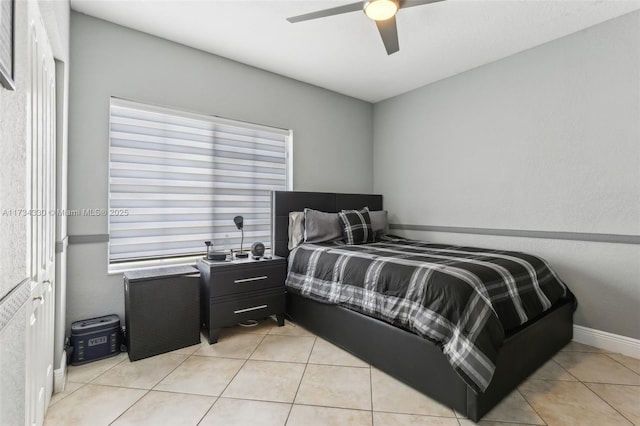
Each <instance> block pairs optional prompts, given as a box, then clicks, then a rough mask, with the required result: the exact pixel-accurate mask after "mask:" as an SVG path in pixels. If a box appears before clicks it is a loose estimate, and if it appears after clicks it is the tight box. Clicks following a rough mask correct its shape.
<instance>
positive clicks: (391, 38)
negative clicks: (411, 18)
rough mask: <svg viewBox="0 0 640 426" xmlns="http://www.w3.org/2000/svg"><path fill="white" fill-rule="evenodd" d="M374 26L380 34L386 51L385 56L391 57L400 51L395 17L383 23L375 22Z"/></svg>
mask: <svg viewBox="0 0 640 426" xmlns="http://www.w3.org/2000/svg"><path fill="white" fill-rule="evenodd" d="M376 26H377V27H378V31H379V32H380V37H382V42H383V43H384V48H385V49H387V55H391V54H392V53H396V52H397V51H398V50H400V45H399V44H398V28H397V27H396V17H395V16H394V17H391V18H389V19H387V20H385V21H376Z"/></svg>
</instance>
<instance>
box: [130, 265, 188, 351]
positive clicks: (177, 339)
mask: <svg viewBox="0 0 640 426" xmlns="http://www.w3.org/2000/svg"><path fill="white" fill-rule="evenodd" d="M198 299H199V290H198V271H197V270H196V268H194V267H193V266H176V267H168V268H155V269H148V270H140V271H130V272H125V273H124V309H125V323H126V342H127V351H128V352H129V359H130V360H131V361H135V360H138V359H142V358H147V357H150V356H153V355H158V354H161V353H164V352H169V351H172V350H175V349H180V348H184V347H185V346H191V345H195V344H198V343H200V302H199V300H198Z"/></svg>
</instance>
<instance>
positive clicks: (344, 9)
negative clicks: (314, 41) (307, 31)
mask: <svg viewBox="0 0 640 426" xmlns="http://www.w3.org/2000/svg"><path fill="white" fill-rule="evenodd" d="M356 10H362V2H361V1H359V2H357V3H349V4H345V5H344V6H338V7H332V8H331V9H324V10H319V11H317V12H311V13H305V14H304V15H298V16H292V17H291V18H287V21H289V22H291V23H292V24H293V23H296V22H300V21H309V20H311V19H318V18H325V17H327V16H333V15H340V14H343V13H349V12H355V11H356Z"/></svg>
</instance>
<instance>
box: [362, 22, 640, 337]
mask: <svg viewBox="0 0 640 426" xmlns="http://www.w3.org/2000/svg"><path fill="white" fill-rule="evenodd" d="M374 123H375V124H374V191H375V192H380V193H382V194H383V195H384V197H385V205H386V207H387V208H388V209H389V210H390V214H391V222H393V223H396V224H409V225H426V226H453V227H471V228H498V229H508V230H534V231H568V232H575V233H603V234H623V235H632V236H636V237H637V236H638V235H640V12H634V13H631V14H628V15H625V16H623V17H620V18H617V19H615V20H612V21H608V22H605V23H603V24H600V25H597V26H595V27H592V28H589V29H586V30H584V31H581V32H579V33H575V34H572V35H570V36H567V37H564V38H562V39H559V40H556V41H553V42H550V43H548V44H545V45H542V46H539V47H537V48H534V49H531V50H528V51H525V52H523V53H520V54H517V55H514V56H511V57H509V58H506V59H503V60H500V61H497V62H494V63H491V64H488V65H486V66H483V67H480V68H476V69H474V70H471V71H468V72H465V73H463V74H460V75H457V76H455V77H451V78H449V79H446V80H442V81H440V82H437V83H434V84H431V85H428V86H425V87H422V88H420V89H417V90H414V91H412V92H409V93H407V94H404V95H401V96H398V97H395V98H392V99H389V100H386V101H383V102H380V103H378V104H376V105H375V107H374ZM404 233H405V234H406V235H409V236H412V237H419V238H421V239H427V240H432V241H438V242H452V243H459V244H470V245H471V244H473V245H479V246H486V247H497V248H508V249H516V250H524V251H529V252H533V253H536V254H539V255H542V256H543V257H545V258H547V259H548V260H549V261H550V263H551V264H552V265H553V266H554V267H555V268H556V269H557V270H558V271H559V273H560V275H561V276H562V277H563V279H564V280H565V281H566V282H567V283H568V285H569V286H570V288H571V289H572V290H573V291H574V292H575V293H576V295H577V297H578V300H579V303H580V305H579V308H578V312H577V315H576V317H575V319H576V323H577V324H579V325H583V326H586V327H590V328H594V329H598V330H603V331H607V332H611V333H616V334H621V335H624V336H629V337H633V338H640V313H639V312H640V311H639V310H638V306H640V261H639V259H640V246H639V245H633V244H610V243H594V242H585V241H563V240H553V239H529V238H512V237H489V236H481V235H470V234H464V233H457V234H452V233H440V232H416V231H411V232H410V231H404Z"/></svg>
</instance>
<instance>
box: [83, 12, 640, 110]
mask: <svg viewBox="0 0 640 426" xmlns="http://www.w3.org/2000/svg"><path fill="white" fill-rule="evenodd" d="M352 2H353V1H349V0H347V1H333V0H323V1H317V0H311V1H310V0H288V1H282V0H252V1H249V0H232V1H229V0H227V1H223V0H208V1H205V0H199V1H197V0H125V1H123V0H71V7H72V9H74V10H77V11H79V12H82V13H85V14H88V15H91V16H95V17H98V18H101V19H104V20H107V21H111V22H114V23H117V24H120V25H123V26H126V27H130V28H134V29H137V30H140V31H143V32H146V33H149V34H153V35H156V36H158V37H162V38H165V39H168V40H172V41H175V42H178V43H182V44H185V45H187V46H192V47H195V48H198V49H201V50H204V51H207V52H211V53H214V54H216V55H220V56H224V57H226V58H230V59H233V60H236V61H238V62H242V63H245V64H249V65H252V66H255V67H258V68H262V69H265V70H268V71H272V72H274V73H277V74H281V75H284V76H287V77H291V78H294V79H297V80H301V81H304V82H307V83H311V84H314V85H317V86H320V87H324V88H327V89H330V90H333V91H335V92H339V93H343V94H345V95H349V96H353V97H355V98H359V99H363V100H366V101H369V102H377V101H380V100H383V99H386V98H389V97H392V96H395V95H398V94H401V93H404V92H407V91H410V90H413V89H415V88H417V87H420V86H423V85H425V84H428V83H431V82H434V81H437V80H440V79H443V78H446V77H449V76H452V75H455V74H458V73H461V72H463V71H466V70H469V69H472V68H475V67H478V66H480V65H484V64H487V63H489V62H493V61H496V60H498V59H501V58H504V57H507V56H509V55H512V54H514V53H517V52H521V51H523V50H526V49H529V48H531V47H534V46H537V45H540V44H542V43H546V42H548V41H551V40H554V39H557V38H559V37H563V36H565V35H568V34H571V33H573V32H576V31H579V30H581V29H584V28H587V27H590V26H592V25H596V24H598V23H600V22H603V21H606V20H609V19H612V18H615V17H617V16H620V15H623V14H625V13H628V12H631V11H634V10H638V9H640V0H555V1H547V0H447V1H443V2H439V3H434V4H430V5H426V6H417V7H411V8H407V9H401V10H400V11H399V12H398V15H397V25H398V34H399V40H400V51H399V52H398V53H395V54H393V55H391V56H387V54H386V52H385V50H384V46H383V44H382V41H381V39H380V35H379V34H378V32H377V29H376V27H375V24H374V22H373V21H371V20H369V19H368V18H367V17H366V15H364V14H363V13H361V12H359V11H357V12H351V13H348V14H344V15H339V16H332V17H328V18H323V19H318V20H313V21H306V22H300V23H296V24H290V23H289V22H287V21H286V18H287V17H291V16H295V15H300V14H303V13H308V12H313V11H317V10H321V9H326V8H329V7H335V6H339V5H343V4H348V3H352Z"/></svg>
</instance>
